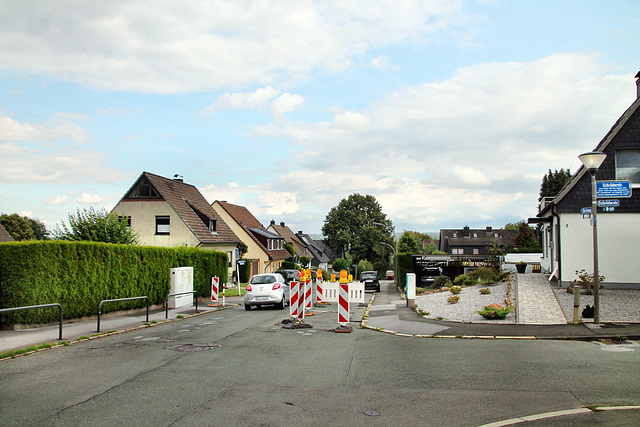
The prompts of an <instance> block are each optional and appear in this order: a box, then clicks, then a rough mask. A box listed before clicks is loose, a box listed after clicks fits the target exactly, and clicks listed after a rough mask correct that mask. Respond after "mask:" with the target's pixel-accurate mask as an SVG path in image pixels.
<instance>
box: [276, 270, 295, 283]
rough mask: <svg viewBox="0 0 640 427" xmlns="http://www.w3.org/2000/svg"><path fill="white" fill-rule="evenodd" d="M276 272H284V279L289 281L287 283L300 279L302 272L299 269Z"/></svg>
mask: <svg viewBox="0 0 640 427" xmlns="http://www.w3.org/2000/svg"><path fill="white" fill-rule="evenodd" d="M276 273H280V274H282V277H284V280H286V281H287V285H288V284H290V283H291V282H293V281H296V282H297V281H298V280H299V279H300V272H299V271H298V270H278V271H276Z"/></svg>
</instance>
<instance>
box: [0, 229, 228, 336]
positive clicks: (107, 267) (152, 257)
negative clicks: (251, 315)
mask: <svg viewBox="0 0 640 427" xmlns="http://www.w3.org/2000/svg"><path fill="white" fill-rule="evenodd" d="M227 264H228V260H227V254H226V253H224V252H215V251H208V250H201V249H195V248H159V247H148V246H132V245H114V244H107V243H95V242H66V241H23V242H9V243H3V244H0V308H11V307H21V306H30V305H40V304H49V303H60V304H62V307H63V311H64V317H65V318H66V319H75V318H80V317H83V316H91V315H96V314H97V312H98V305H99V304H100V301H102V300H105V299H118V298H130V297H137V296H145V295H146V296H148V297H149V304H161V303H162V302H163V301H165V299H166V297H167V295H168V294H169V289H170V269H171V268H174V267H193V270H194V278H193V280H194V283H193V286H194V291H197V292H198V295H199V296H208V295H210V293H211V277H212V276H218V277H219V278H220V282H221V283H225V282H226V281H227ZM145 304H146V303H145V301H144V300H137V301H129V302H119V303H110V304H104V305H103V307H102V312H103V313H106V312H109V311H114V310H122V309H129V308H134V307H144V306H145ZM58 316H59V312H58V310H57V309H55V308H45V309H35V310H23V311H19V312H13V313H5V314H2V315H0V325H3V324H14V323H29V324H31V323H49V322H53V321H55V320H57V319H58Z"/></svg>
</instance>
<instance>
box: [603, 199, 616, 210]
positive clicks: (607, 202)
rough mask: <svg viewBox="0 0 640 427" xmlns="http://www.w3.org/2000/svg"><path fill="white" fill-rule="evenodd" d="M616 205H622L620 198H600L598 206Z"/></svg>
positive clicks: (608, 206)
mask: <svg viewBox="0 0 640 427" xmlns="http://www.w3.org/2000/svg"><path fill="white" fill-rule="evenodd" d="M615 206H620V200H618V199H605V200H598V207H601V208H610V207H615Z"/></svg>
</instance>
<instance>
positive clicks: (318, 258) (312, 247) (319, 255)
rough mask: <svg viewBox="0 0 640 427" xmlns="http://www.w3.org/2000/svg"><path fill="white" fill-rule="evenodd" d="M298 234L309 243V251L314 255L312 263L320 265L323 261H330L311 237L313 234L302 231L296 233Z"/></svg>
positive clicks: (303, 240)
mask: <svg viewBox="0 0 640 427" xmlns="http://www.w3.org/2000/svg"><path fill="white" fill-rule="evenodd" d="M296 236H297V237H298V239H300V241H302V242H303V243H304V244H305V245H307V249H309V252H311V255H313V259H312V265H320V264H321V263H323V262H329V261H330V259H329V257H328V256H327V255H326V254H325V253H324V251H323V250H322V249H321V248H320V247H319V246H317V245H316V242H315V241H314V240H313V239H312V238H311V236H309V235H308V234H304V233H302V232H298V233H296ZM314 261H315V262H314Z"/></svg>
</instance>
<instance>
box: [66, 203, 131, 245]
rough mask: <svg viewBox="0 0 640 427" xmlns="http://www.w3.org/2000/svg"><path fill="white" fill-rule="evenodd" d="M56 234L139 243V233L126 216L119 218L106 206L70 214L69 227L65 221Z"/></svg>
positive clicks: (92, 240)
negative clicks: (106, 208) (108, 210)
mask: <svg viewBox="0 0 640 427" xmlns="http://www.w3.org/2000/svg"><path fill="white" fill-rule="evenodd" d="M55 234H56V238H57V239H59V240H84V241H90V242H104V243H122V244H127V245H135V244H137V243H138V234H137V233H136V232H135V231H134V230H133V229H131V227H129V225H128V223H127V221H126V218H118V214H117V213H116V212H111V213H108V212H107V211H106V210H105V209H104V208H102V209H100V210H98V211H96V210H95V209H94V208H93V207H91V208H89V209H84V210H82V211H81V210H80V209H78V211H77V214H76V215H72V214H69V227H67V225H66V224H65V223H64V221H63V222H62V226H60V227H59V228H58V230H56V233H55Z"/></svg>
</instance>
